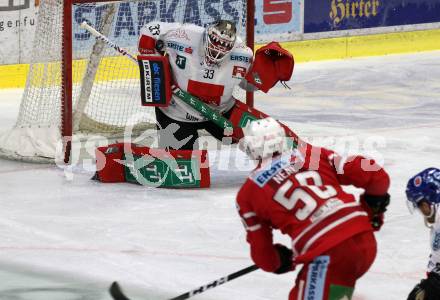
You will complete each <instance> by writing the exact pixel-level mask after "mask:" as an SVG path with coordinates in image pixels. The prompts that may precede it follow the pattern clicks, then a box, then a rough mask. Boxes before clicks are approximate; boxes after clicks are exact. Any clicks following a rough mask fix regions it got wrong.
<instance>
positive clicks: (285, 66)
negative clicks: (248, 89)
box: [245, 42, 295, 93]
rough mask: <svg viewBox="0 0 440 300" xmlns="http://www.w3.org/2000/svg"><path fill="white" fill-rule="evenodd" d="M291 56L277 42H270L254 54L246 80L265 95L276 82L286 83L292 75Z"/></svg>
mask: <svg viewBox="0 0 440 300" xmlns="http://www.w3.org/2000/svg"><path fill="white" fill-rule="evenodd" d="M294 64H295V62H294V59H293V55H292V54H291V53H290V52H289V51H287V50H286V49H284V48H282V47H281V45H280V44H278V43H277V42H270V43H269V44H267V45H266V46H263V47H261V48H260V49H258V50H257V51H256V52H255V60H254V62H253V63H252V67H251V69H250V71H249V72H248V73H247V74H246V77H245V78H246V80H247V81H248V82H249V83H251V84H252V85H254V86H256V87H257V88H258V89H259V90H261V91H263V92H265V93H267V91H268V90H269V89H270V88H272V87H273V86H274V85H275V84H276V83H277V82H278V81H288V80H289V79H290V77H291V76H292V73H293V67H294Z"/></svg>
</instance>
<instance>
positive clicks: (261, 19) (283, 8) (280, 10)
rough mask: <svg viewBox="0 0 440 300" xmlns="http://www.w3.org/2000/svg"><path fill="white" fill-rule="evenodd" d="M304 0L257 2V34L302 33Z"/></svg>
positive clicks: (264, 0)
mask: <svg viewBox="0 0 440 300" xmlns="http://www.w3.org/2000/svg"><path fill="white" fill-rule="evenodd" d="M301 1H302V0H255V6H256V7H257V8H258V9H256V10H255V34H256V35H259V34H274V33H275V34H283V33H300V31H301V22H302V20H301Z"/></svg>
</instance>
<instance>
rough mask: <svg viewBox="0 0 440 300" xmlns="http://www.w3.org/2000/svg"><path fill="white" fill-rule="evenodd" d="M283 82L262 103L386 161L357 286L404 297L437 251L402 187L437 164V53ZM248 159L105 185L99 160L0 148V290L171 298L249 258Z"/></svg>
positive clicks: (301, 129) (275, 280)
mask: <svg viewBox="0 0 440 300" xmlns="http://www.w3.org/2000/svg"><path fill="white" fill-rule="evenodd" d="M288 84H289V86H290V87H291V90H286V89H284V88H283V87H282V86H281V85H279V86H277V87H276V88H275V89H273V90H272V91H271V92H269V93H268V94H262V93H258V94H257V96H256V107H257V108H258V109H261V110H263V111H264V112H266V113H269V114H270V115H272V116H274V117H276V118H278V119H280V120H281V121H284V122H286V123H287V124H288V125H289V126H290V127H291V128H292V129H293V130H295V131H296V132H297V134H298V135H299V136H301V137H302V138H303V139H305V140H307V141H309V142H310V143H312V144H316V145H323V146H327V147H331V148H333V149H335V150H338V151H339V152H342V153H347V152H351V153H362V154H367V155H371V156H373V157H375V158H376V159H377V160H378V161H379V162H381V163H383V164H384V165H385V168H386V169H387V170H388V172H389V173H390V176H391V179H392V185H391V191H390V192H391V195H392V202H391V205H390V209H389V211H388V213H387V215H386V224H385V226H384V227H383V229H382V230H381V231H380V232H378V233H377V234H376V237H377V239H378V244H379V252H378V256H377V259H376V261H375V263H374V265H373V267H372V268H371V270H370V271H369V272H368V273H367V274H366V275H365V276H364V277H363V278H361V280H359V282H358V284H357V286H356V290H355V296H354V299H356V300H382V299H386V300H402V299H406V296H407V294H408V292H409V291H410V290H411V289H412V287H413V286H414V285H415V284H416V283H417V282H418V281H419V280H420V279H421V278H422V277H423V276H424V272H425V267H426V264H427V262H428V255H429V252H430V251H429V232H428V229H427V228H425V227H424V225H423V221H422V217H421V216H420V215H410V214H409V212H408V210H407V208H406V204H405V196H404V188H405V185H406V182H407V180H408V178H409V177H410V176H412V175H414V174H415V173H416V172H418V171H420V170H422V169H424V168H426V167H430V166H437V167H440V143H439V140H440V52H426V53H419V54H409V55H392V56H385V57H372V58H362V59H350V60H344V61H328V62H314V63H306V64H298V65H296V67H295V71H294V74H293V77H292V80H291V81H290V82H289V83H288ZM21 92H22V91H21V90H0V131H2V130H7V129H8V128H10V127H11V126H12V125H13V123H14V121H15V119H16V116H17V113H18V108H19V104H20V96H21ZM243 159H244V155H243V154H242V153H240V152H239V151H238V150H235V149H233V150H232V151H228V149H223V150H221V151H211V152H210V160H211V163H212V167H211V169H212V178H211V180H212V187H211V188H210V189H205V190H166V189H154V188H146V187H143V186H137V185H132V184H100V183H97V182H94V181H91V180H89V178H90V177H91V175H92V173H93V172H92V169H91V168H81V167H79V166H78V167H75V168H74V169H73V173H72V172H70V171H67V170H65V169H61V168H59V167H57V166H55V165H34V164H27V163H20V162H13V161H8V160H2V159H0V282H1V284H0V299H6V300H24V299H26V300H40V299H45V300H47V299H60V300H74V299H75V300H79V299H82V300H101V299H110V297H109V296H108V294H107V287H108V286H109V284H110V283H111V282H112V281H114V280H118V281H119V282H120V283H121V285H122V286H123V287H124V288H125V291H126V292H127V294H129V295H130V296H132V298H133V299H134V300H136V299H139V300H140V299H144V300H147V299H148V300H162V299H163V300H165V299H168V298H172V297H174V296H177V295H179V294H181V293H184V292H186V291H188V290H191V289H193V288H196V287H198V286H200V285H202V284H205V283H208V282H210V281H211V280H214V279H217V278H219V277H222V276H224V275H227V274H229V273H232V272H234V271H237V270H239V269H241V268H243V267H246V266H248V265H251V264H252V261H251V260H250V258H249V255H248V245H247V243H246V241H245V235H244V229H243V227H242V225H241V222H240V220H239V218H238V215H237V212H236V210H235V205H234V199H235V195H236V193H237V191H238V189H239V187H240V185H241V184H242V183H243V182H244V180H245V178H246V176H247V174H248V172H249V168H250V166H249V165H246V164H245V163H243ZM275 238H276V240H277V241H281V242H283V243H285V244H286V245H288V242H289V241H288V239H286V238H285V237H281V236H280V235H276V236H275ZM295 275H296V273H295V272H291V273H288V274H285V275H281V276H277V275H273V274H268V273H264V272H263V271H260V270H258V271H255V272H253V273H250V274H248V275H245V276H243V277H241V278H239V279H236V280H234V281H231V282H229V283H227V284H225V285H222V286H220V287H217V288H215V289H212V290H209V291H207V292H205V293H203V294H202V295H199V296H196V297H194V300H196V299H200V300H202V299H205V300H220V299H222V300H225V299H226V300H275V299H287V295H288V293H289V291H290V289H291V287H292V285H293V282H294V280H295Z"/></svg>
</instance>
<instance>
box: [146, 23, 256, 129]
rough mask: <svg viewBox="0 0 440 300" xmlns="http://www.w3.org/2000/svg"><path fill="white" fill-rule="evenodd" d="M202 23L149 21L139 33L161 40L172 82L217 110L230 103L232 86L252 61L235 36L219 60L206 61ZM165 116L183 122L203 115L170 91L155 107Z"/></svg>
mask: <svg viewBox="0 0 440 300" xmlns="http://www.w3.org/2000/svg"><path fill="white" fill-rule="evenodd" d="M204 34H205V29H204V28H203V27H200V26H197V25H194V24H180V23H165V22H150V23H148V24H146V25H144V26H143V27H142V29H141V36H140V38H141V37H142V36H149V37H152V38H154V39H155V40H161V41H163V43H164V45H163V49H162V50H163V51H165V52H166V54H167V55H168V57H169V62H170V66H171V70H172V76H173V79H174V83H175V84H177V85H178V87H179V88H181V89H182V90H184V91H186V92H188V93H190V94H192V95H194V96H196V97H198V98H199V99H200V100H202V101H204V102H205V103H207V104H209V105H210V107H212V108H213V109H215V110H216V111H218V112H225V111H227V110H229V109H231V108H232V107H233V106H234V103H235V99H234V98H233V95H232V94H233V90H234V88H235V87H236V86H237V85H239V84H240V82H241V81H242V80H244V77H245V75H246V73H247V72H248V70H249V68H250V66H251V64H252V58H253V54H252V50H251V49H250V48H248V47H247V46H246V45H245V44H244V42H243V41H242V40H241V39H240V38H239V37H237V38H236V40H235V44H234V47H233V48H232V50H231V51H230V52H229V53H228V54H226V56H225V57H224V58H223V60H222V61H221V62H220V63H219V64H212V65H211V64H207V63H206V62H205V54H204ZM159 109H161V110H162V111H163V113H164V114H166V115H167V116H168V117H170V118H172V119H174V120H176V121H183V122H201V121H204V120H205V119H204V118H203V116H202V115H201V114H200V113H199V112H197V111H196V110H194V109H192V108H191V107H189V106H188V105H186V104H185V103H183V102H182V101H180V100H179V99H178V98H177V97H176V96H174V95H173V97H172V99H171V101H170V105H169V106H168V107H161V108H159Z"/></svg>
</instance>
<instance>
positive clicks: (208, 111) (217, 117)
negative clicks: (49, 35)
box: [80, 21, 233, 134]
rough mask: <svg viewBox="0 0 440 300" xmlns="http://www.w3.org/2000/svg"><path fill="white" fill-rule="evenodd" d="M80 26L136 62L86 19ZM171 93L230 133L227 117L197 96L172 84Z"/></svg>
mask: <svg viewBox="0 0 440 300" xmlns="http://www.w3.org/2000/svg"><path fill="white" fill-rule="evenodd" d="M80 26H81V28H83V29H85V30H87V31H89V32H90V33H91V34H92V35H93V36H94V37H96V38H97V39H99V40H101V41H103V42H104V43H106V44H107V45H109V46H110V47H112V48H113V49H115V50H116V51H117V52H119V53H120V54H122V55H124V56H126V57H128V58H129V59H130V60H131V61H133V62H134V63H136V64H137V63H138V61H137V59H136V57H134V55H132V54H131V53H130V52H128V51H127V50H125V49H123V48H121V47H119V46H118V45H117V44H116V43H114V42H112V41H110V40H109V39H108V38H107V37H106V36H105V35H103V34H102V33H100V32H99V31H97V30H96V29H95V28H93V27H92V26H90V25H89V24H87V22H86V21H84V22H82V23H81V25H80ZM173 94H174V95H176V96H177V97H178V98H179V99H180V100H182V101H183V102H185V103H186V104H188V105H189V106H191V107H192V108H194V109H195V110H197V111H198V112H200V113H201V114H202V115H203V116H204V117H205V118H207V119H208V120H210V121H211V122H213V123H215V124H216V125H217V126H219V127H220V128H223V129H228V130H229V133H230V134H232V131H233V129H232V128H233V126H232V123H231V122H230V121H229V120H228V119H226V118H225V117H223V116H222V115H221V114H219V113H218V112H216V111H215V110H213V109H212V108H211V107H209V106H208V105H207V104H206V103H203V102H202V101H201V100H200V99H199V98H197V97H195V96H193V95H191V94H189V93H187V92H185V91H182V90H181V89H180V88H178V87H176V86H173Z"/></svg>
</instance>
